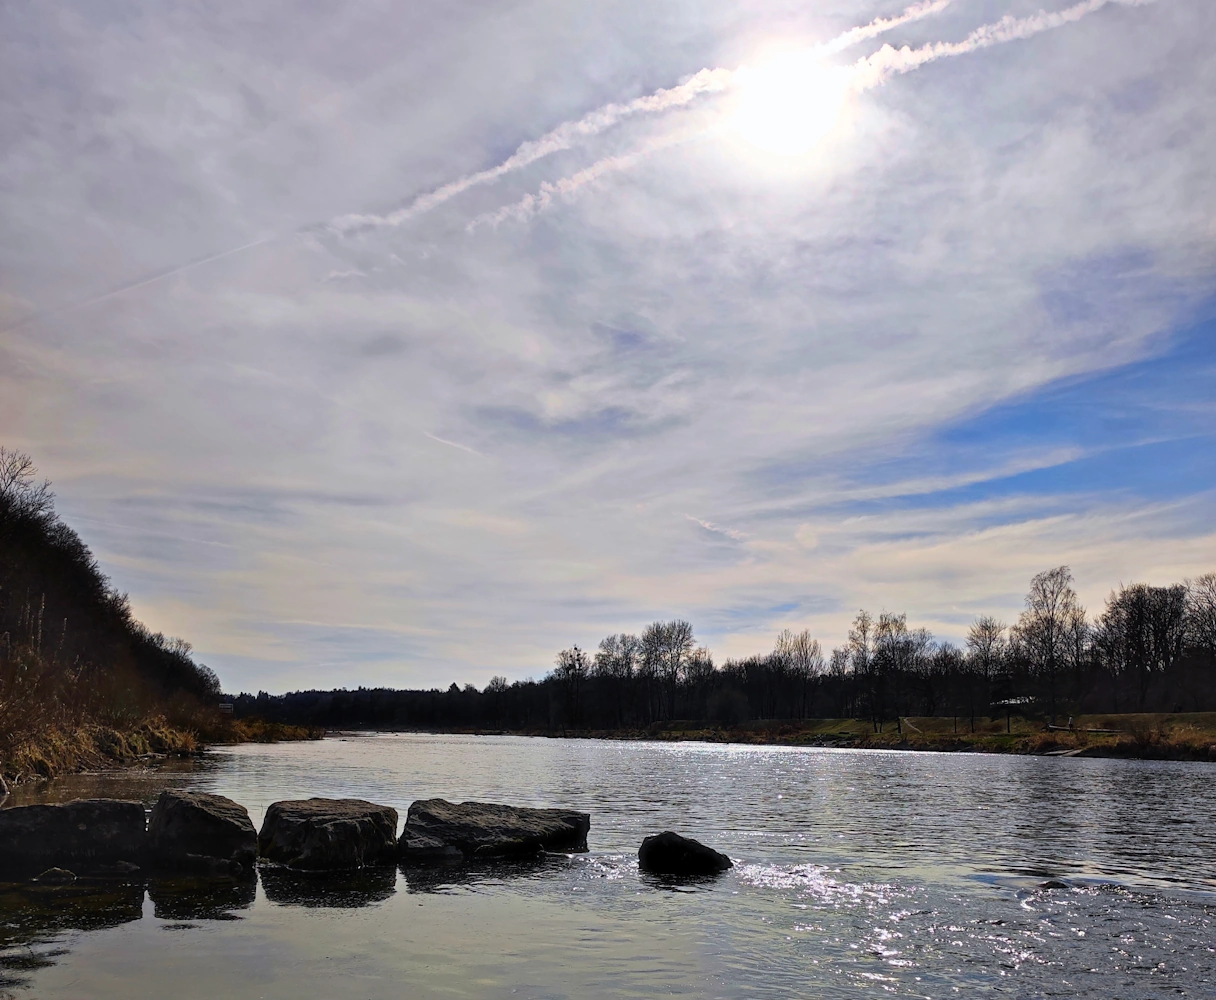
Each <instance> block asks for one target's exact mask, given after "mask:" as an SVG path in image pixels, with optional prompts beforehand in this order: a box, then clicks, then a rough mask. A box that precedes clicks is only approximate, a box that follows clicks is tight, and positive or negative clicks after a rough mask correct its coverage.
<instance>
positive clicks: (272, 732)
mask: <svg viewBox="0 0 1216 1000" xmlns="http://www.w3.org/2000/svg"><path fill="white" fill-rule="evenodd" d="M324 735H325V732H324V730H322V729H318V728H317V727H313V726H293V725H287V724H283V723H267V722H262V721H261V720H256V719H248V720H233V721H230V722H227V723H226V724H225V725H224V726H223V727H222V728H220V729H219V730H213V731H203V732H200V731H198V730H196V729H193V728H190V727H186V726H179V725H174V724H172V723H169V722H167V721H166V720H165V719H164V718H163V717H160V716H155V717H152V718H148V719H144V720H141V721H140V722H138V723H135V724H133V725H130V726H125V727H116V726H109V725H104V724H101V723H94V722H85V723H82V724H81V725H79V726H75V727H72V728H68V729H50V730H46V731H43V732H41V733H38V734H37V735H35V736H33V737H31V738H29V739H27V740H26V741H25V742H23V743H22V744H21V745H20V746H18V747H17V748H16V749H14V750H13V751H12V752H11V753H10V754H9V755H8V757H7V758H6V759H4V760H3V761H0V779H3V781H4V782H5V783H6V784H7V786H8V787H9V788H16V787H19V786H22V785H28V784H36V783H39V782H45V781H51V780H53V779H54V778H57V777H60V776H62V775H68V774H86V773H90V772H105V771H121V770H124V769H126V768H135V767H139V766H141V765H142V764H146V763H147V762H149V761H154V760H163V759H165V758H167V757H179V758H181V757H195V756H198V755H200V754H202V753H203V752H204V751H206V750H207V749H208V748H209V747H212V746H221V745H225V744H234V743H279V742H287V741H296V740H308V739H320V738H322V737H323V736H324ZM2 787H3V786H0V788H2ZM4 798H5V795H4V794H3V792H2V791H0V803H3V800H4Z"/></svg>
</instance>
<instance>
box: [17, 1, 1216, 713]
mask: <svg viewBox="0 0 1216 1000" xmlns="http://www.w3.org/2000/svg"><path fill="white" fill-rule="evenodd" d="M1214 35H1216V5H1214V4H1212V3H1211V2H1210V0H1157V2H1151V0H1147V2H1146V0H1141V2H1136V0H1122V2H1120V0H1083V2H1080V3H1069V2H1067V0H1041V2H1040V0H1034V2H1023V0H994V2H989V0H953V2H951V0H925V2H921V3H919V4H915V5H913V6H912V7H904V6H902V0H894V2H891V0H882V2H870V0H866V2H857V0H849V2H845V0H799V2H797V3H793V2H784V0H782V2H767V3H765V2H756V0H751V2H748V3H740V2H719V0H699V2H697V3H688V2H683V0H648V2H646V3H639V2H618V3H611V2H608V3H598V4H571V3H564V2H551V0H549V2H543V0H520V2H515V3H476V4H473V3H462V2H459V0H442V2H439V0H412V2H410V3H408V4H406V3H401V2H389V0H351V2H348V3H345V4H342V5H338V6H334V5H332V4H321V3H310V2H302V0H298V2H297V0H265V2H262V3H258V4H248V5H234V4H217V3H213V2H204V0H146V2H145V0H114V2H111V3H106V4H98V3H95V2H92V0H78V2H71V0H64V2H61V3H56V4H8V5H4V6H3V7H0V95H2V96H0V136H3V138H2V139H0V443H3V444H5V445H7V446H8V447H15V448H20V449H22V450H24V451H27V452H29V453H30V454H31V455H32V456H33V458H34V459H35V461H36V463H37V464H38V466H39V468H40V469H41V471H42V472H43V473H44V474H45V475H46V476H48V477H49V478H50V479H51V480H52V481H53V484H54V488H55V490H56V493H57V496H58V506H59V510H60V512H61V514H62V515H63V516H64V518H65V519H66V520H67V521H68V522H69V523H70V524H71V525H73V526H74V527H75V528H76V529H77V530H78V531H79V533H80V534H81V536H82V537H83V538H84V540H85V541H86V542H87V543H88V544H89V545H90V546H91V548H92V549H93V551H94V553H95V555H96V556H97V558H98V560H99V561H100V563H101V565H102V567H103V569H104V570H105V571H106V572H107V573H108V574H109V575H110V577H111V579H112V581H113V583H114V585H115V586H116V587H118V588H119V589H120V590H122V591H124V592H127V593H128V594H129V595H130V599H131V603H132V605H133V608H134V610H135V612H136V614H137V615H138V616H139V617H140V618H141V619H142V620H143V621H145V622H146V623H147V624H148V625H149V626H150V627H151V628H153V629H154V630H160V631H164V632H166V633H167V634H171V635H179V636H182V637H184V638H186V639H187V640H188V641H190V642H191V643H193V645H194V647H195V651H196V654H197V657H198V659H199V660H201V661H202V662H205V663H207V664H209V665H210V666H212V667H213V668H214V669H215V670H216V671H217V672H218V673H219V675H220V677H221V680H222V681H223V683H224V685H225V688H226V690H231V691H236V690H249V691H254V690H258V689H266V690H270V691H283V690H289V689H300V688H308V687H333V686H346V687H354V686H357V685H361V684H363V685H390V686H398V687H406V686H409V687H415V686H424V687H429V686H444V687H446V686H447V684H448V683H449V682H452V681H456V682H458V683H460V684H465V683H473V684H476V685H478V686H479V687H480V686H484V684H485V683H486V682H487V681H488V680H489V679H490V677H491V676H493V675H496V674H502V675H505V676H506V677H508V678H509V679H512V680H514V679H518V678H523V677H528V676H532V677H540V676H542V675H543V674H545V673H546V672H547V671H548V670H549V669H550V668H551V666H552V663H553V657H554V655H555V653H556V652H557V650H559V649H561V648H563V647H565V646H569V645H571V644H574V643H577V644H579V645H582V646H584V647H594V646H595V644H596V643H597V642H598V641H599V639H600V638H602V637H603V636H604V635H607V634H609V633H612V632H617V631H624V630H627V631H639V630H641V629H642V628H643V627H644V626H645V625H646V624H647V623H648V622H650V621H653V620H656V619H666V618H670V617H675V616H679V617H684V618H687V619H688V620H689V621H691V622H692V623H693V626H694V628H695V630H696V634H697V637H698V640H699V641H700V642H701V643H704V644H705V645H707V646H708V647H709V648H710V649H711V650H712V651H713V653H714V656H715V658H716V659H717V661H718V662H722V661H723V660H725V659H726V658H728V657H731V656H740V655H746V654H750V653H754V652H762V651H764V650H766V649H768V648H771V646H772V642H773V638H774V636H775V634H776V633H777V632H778V631H779V630H780V629H783V628H793V629H802V628H807V629H810V630H811V632H812V634H813V635H814V636H816V637H817V638H819V639H820V640H821V642H822V643H823V644H824V646H825V648H830V647H831V646H832V645H834V644H837V643H840V642H841V641H843V639H844V637H845V635H846V632H847V628H848V623H849V620H850V619H851V618H852V616H853V615H854V614H855V613H856V611H857V609H859V608H862V607H865V608H868V609H870V610H871V611H872V612H877V611H879V610H888V611H895V612H900V611H903V612H906V613H907V614H908V616H909V620H910V622H912V623H915V624H918V625H924V626H926V627H928V628H929V629H931V630H932V631H933V632H934V633H935V634H936V635H937V636H939V637H940V638H942V639H947V640H953V641H956V642H957V641H960V640H961V639H962V637H963V636H964V634H965V632H966V628H967V626H968V624H969V623H970V622H971V621H972V620H973V619H974V618H975V616H977V615H980V614H995V615H997V616H999V617H1001V618H1003V619H1004V620H1006V621H1012V620H1014V619H1015V618H1016V616H1017V614H1018V611H1019V609H1020V607H1021V604H1022V599H1023V595H1024V594H1025V592H1026V589H1027V585H1028V583H1029V581H1030V578H1031V577H1032V576H1033V575H1034V574H1035V573H1037V572H1039V571H1041V570H1044V569H1047V568H1050V567H1053V566H1057V565H1061V564H1066V565H1068V566H1070V567H1071V569H1072V572H1073V575H1074V577H1075V580H1076V586H1077V589H1078V592H1079V594H1080V596H1081V599H1082V601H1083V602H1084V603H1085V604H1086V605H1087V607H1088V608H1089V609H1090V611H1091V612H1092V613H1097V612H1099V611H1100V610H1101V607H1102V604H1103V601H1104V600H1105V598H1106V596H1107V594H1108V593H1109V592H1110V590H1111V588H1112V587H1115V586H1117V585H1118V584H1119V583H1121V582H1122V583H1130V582H1133V581H1145V582H1149V583H1154V584H1161V583H1169V582H1174V581H1177V580H1181V579H1183V578H1186V577H1193V576H1197V575H1199V574H1201V573H1204V572H1210V571H1213V570H1216V520H1214V518H1213V514H1214V512H1216V448H1214V447H1213V446H1214V445H1216V420H1214V419H1213V418H1214V417H1216V170H1213V169H1212V164H1213V163H1216V101H1213V100H1212V99H1211V95H1213V94H1216V54H1213V50H1212V46H1211V39H1212V37H1213V36H1214Z"/></svg>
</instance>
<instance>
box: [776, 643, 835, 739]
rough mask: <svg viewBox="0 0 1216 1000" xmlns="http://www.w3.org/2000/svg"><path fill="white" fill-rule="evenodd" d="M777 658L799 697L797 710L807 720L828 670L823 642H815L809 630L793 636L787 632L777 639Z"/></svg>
mask: <svg viewBox="0 0 1216 1000" xmlns="http://www.w3.org/2000/svg"><path fill="white" fill-rule="evenodd" d="M773 655H774V657H775V658H778V659H780V660H781V662H782V663H783V664H784V665H785V670H786V672H787V674H788V676H789V679H790V682H791V686H792V688H793V693H794V695H795V698H794V702H795V703H794V706H793V707H794V708H795V710H796V712H797V715H798V718H800V719H805V718H807V716H808V715H810V708H811V697H812V692H813V690H814V685H815V682H816V681H817V680H818V678H820V677H822V676H823V674H824V673H825V672H826V670H827V663H826V661H825V660H824V658H823V649H822V647H821V646H820V645H819V640H818V639H812V638H811V633H810V631H809V630H807V629H803V630H802V631H801V632H793V631H791V630H790V629H788V628H787V629H785V630H783V631H782V632H781V633H780V634H779V635H778V636H777V642H776V645H775V646H774V648H773Z"/></svg>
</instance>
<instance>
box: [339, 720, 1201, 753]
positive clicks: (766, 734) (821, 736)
mask: <svg viewBox="0 0 1216 1000" xmlns="http://www.w3.org/2000/svg"><path fill="white" fill-rule="evenodd" d="M1196 714H1200V715H1202V717H1203V719H1202V721H1203V722H1205V723H1208V724H1207V725H1204V726H1202V727H1199V726H1196V725H1194V723H1192V722H1190V721H1189V720H1185V719H1184V721H1182V722H1181V724H1177V723H1176V724H1175V725H1174V726H1172V727H1171V726H1169V725H1168V724H1165V725H1162V724H1160V723H1159V724H1158V725H1157V726H1149V727H1135V728H1128V729H1125V730H1117V729H1115V727H1101V731H1091V729H1090V728H1089V727H1086V728H1081V727H1078V728H1076V729H1075V730H1072V731H1070V730H1067V729H1065V728H1063V727H1056V728H1046V727H1044V726H1043V725H1042V724H1038V725H1035V726H1030V725H1028V724H1027V723H1026V722H1025V721H1024V720H1020V721H1019V722H1017V723H1014V725H1013V726H1012V727H1011V728H1012V730H1013V731H1012V732H1010V733H1006V732H1004V731H1003V729H1004V722H1002V723H1001V729H1002V731H1001V732H994V731H987V732H979V731H977V732H975V733H970V732H966V733H964V732H958V733H955V732H953V731H950V732H941V731H934V730H932V729H927V730H926V729H925V728H920V727H922V726H923V725H925V724H927V723H930V722H934V723H938V724H940V723H941V722H942V721H943V720H942V719H940V718H935V719H933V720H928V719H919V718H910V719H904V720H902V722H903V725H904V726H905V727H906V729H905V731H904V732H899V731H898V730H897V729H896V728H895V725H896V724H895V723H894V722H890V723H888V724H887V726H886V727H885V731H884V732H881V733H875V732H864V731H860V730H861V727H862V726H866V727H868V726H869V723H858V722H857V721H856V720H839V721H840V722H848V723H851V725H852V729H849V730H846V729H845V728H844V727H843V726H841V727H840V728H837V729H835V730H834V731H833V730H830V729H829V728H828V726H829V725H830V723H828V725H825V723H827V722H828V720H808V721H807V722H806V723H798V722H777V721H769V722H760V723H751V724H744V725H738V726H705V725H704V724H701V723H689V722H681V721H676V722H671V723H655V724H653V725H651V726H648V727H645V728H624V729H548V728H537V727H528V728H521V729H508V728H487V727H468V728H456V727H451V728H442V729H430V728H421V727H401V728H386V727H375V728H373V727H368V728H351V727H345V728H343V729H342V730H330V731H327V735H329V733H330V732H332V733H333V734H335V735H337V733H339V732H342V733H349V734H351V735H355V734H358V733H372V732H383V733H425V734H432V735H444V734H447V735H469V736H528V737H535V738H544V739H598V740H620V741H636V742H647V743H685V742H699V743H722V744H740V745H745V746H789V747H823V748H836V749H850V750H902V751H911V752H916V751H930V752H936V753H982V754H994V753H995V754H1016V755H1019V756H1041V757H1051V756H1054V757H1064V756H1068V757H1106V758H1118V759H1126V760H1181V761H1204V762H1216V713H1196ZM1101 718H1102V720H1103V721H1109V720H1110V719H1112V718H1114V719H1118V718H1120V717H1117V716H1103V717H1101ZM1128 718H1132V719H1135V718H1137V717H1128ZM1167 718H1170V719H1177V718H1178V717H1177V716H1173V717H1167ZM831 721H832V722H835V721H836V720H831ZM945 721H947V722H949V720H945ZM989 727H990V729H991V724H989ZM1093 729H1094V730H1098V729H1099V727H1093ZM1179 729H1182V730H1185V731H1183V732H1179V731H1178V730H1179Z"/></svg>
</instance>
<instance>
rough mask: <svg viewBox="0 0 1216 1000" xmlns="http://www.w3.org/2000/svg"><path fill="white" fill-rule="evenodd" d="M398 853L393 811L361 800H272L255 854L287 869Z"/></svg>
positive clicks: (343, 865)
mask: <svg viewBox="0 0 1216 1000" xmlns="http://www.w3.org/2000/svg"><path fill="white" fill-rule="evenodd" d="M396 853H397V810H396V809H393V808H391V807H389V806H380V805H376V804H375V803H374V802H365V801H364V800H363V799H298V800H295V801H286V802H274V803H272V804H271V806H270V808H269V809H267V810H266V819H265V820H264V821H263V823H262V829H261V832H260V833H259V834H258V854H259V855H261V856H262V857H263V858H266V859H267V860H269V861H276V862H278V863H279V864H282V865H286V866H287V867H289V868H302V869H308V870H311V871H327V870H338V869H351V868H362V867H363V866H364V865H371V864H376V863H377V862H382V861H391V860H392V859H393V858H394V857H396Z"/></svg>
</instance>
